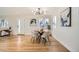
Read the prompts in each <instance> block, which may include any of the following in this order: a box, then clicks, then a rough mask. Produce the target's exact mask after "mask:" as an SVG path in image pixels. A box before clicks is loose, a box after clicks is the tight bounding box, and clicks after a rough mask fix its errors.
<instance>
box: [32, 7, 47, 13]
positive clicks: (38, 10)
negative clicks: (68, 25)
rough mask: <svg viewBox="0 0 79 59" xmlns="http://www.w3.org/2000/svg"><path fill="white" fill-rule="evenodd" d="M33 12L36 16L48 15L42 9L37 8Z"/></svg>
mask: <svg viewBox="0 0 79 59" xmlns="http://www.w3.org/2000/svg"><path fill="white" fill-rule="evenodd" d="M32 12H33V14H34V15H45V14H46V10H45V9H41V8H36V9H34V10H33V11H32Z"/></svg>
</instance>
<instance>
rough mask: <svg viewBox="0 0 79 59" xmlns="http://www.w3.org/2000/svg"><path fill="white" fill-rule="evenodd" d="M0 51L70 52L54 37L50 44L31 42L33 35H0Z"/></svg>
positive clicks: (51, 38)
mask: <svg viewBox="0 0 79 59" xmlns="http://www.w3.org/2000/svg"><path fill="white" fill-rule="evenodd" d="M0 51H6V52H7V51H8V52H15V51H17V52H19V51H20V52H51V51H52V52H68V50H67V49H66V48H65V47H64V46H63V45H62V44H60V43H59V42H58V41H57V40H55V39H54V38H53V37H50V44H46V45H45V46H44V45H43V44H37V43H31V36H29V35H26V36H25V35H23V36H19V35H18V36H10V37H0Z"/></svg>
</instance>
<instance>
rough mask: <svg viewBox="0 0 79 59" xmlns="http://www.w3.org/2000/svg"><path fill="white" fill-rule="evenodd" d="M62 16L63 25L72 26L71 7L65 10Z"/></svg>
mask: <svg viewBox="0 0 79 59" xmlns="http://www.w3.org/2000/svg"><path fill="white" fill-rule="evenodd" d="M60 18H61V26H62V27H71V7H68V8H66V9H65V10H63V11H62V13H61V17H60Z"/></svg>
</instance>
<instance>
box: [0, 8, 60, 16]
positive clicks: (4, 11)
mask: <svg viewBox="0 0 79 59" xmlns="http://www.w3.org/2000/svg"><path fill="white" fill-rule="evenodd" d="M34 8H37V7H0V15H22V14H24V15H33V12H32V11H33V10H34ZM42 9H45V10H46V12H47V13H46V14H47V15H56V14H57V12H58V9H59V8H57V7H42Z"/></svg>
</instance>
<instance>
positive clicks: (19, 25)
mask: <svg viewBox="0 0 79 59" xmlns="http://www.w3.org/2000/svg"><path fill="white" fill-rule="evenodd" d="M24 26H25V25H24V19H18V21H17V34H25V33H24V29H25V28H24Z"/></svg>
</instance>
